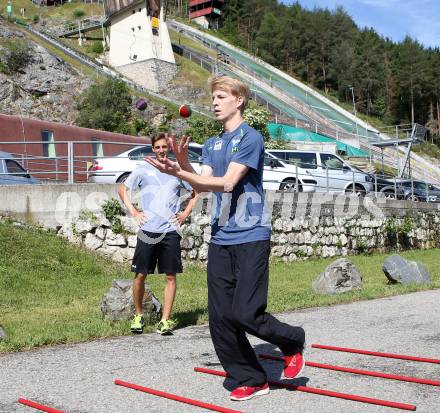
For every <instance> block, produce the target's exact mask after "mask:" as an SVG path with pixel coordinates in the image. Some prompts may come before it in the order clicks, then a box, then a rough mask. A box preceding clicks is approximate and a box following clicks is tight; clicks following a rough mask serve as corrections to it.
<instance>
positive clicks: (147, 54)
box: [104, 0, 177, 92]
mask: <svg viewBox="0 0 440 413" xmlns="http://www.w3.org/2000/svg"><path fill="white" fill-rule="evenodd" d="M164 3H165V1H164V0H104V8H105V14H106V18H107V22H108V24H109V25H110V54H109V64H110V65H111V66H112V67H113V68H114V69H115V70H117V71H118V72H120V73H121V74H123V75H124V76H125V77H127V78H129V79H131V80H133V81H135V82H136V83H138V84H140V85H141V86H144V87H146V88H147V89H150V90H152V91H154V92H159V91H160V90H162V89H164V88H165V87H166V86H167V84H168V82H169V81H170V80H171V79H172V78H173V77H174V76H175V75H176V73H177V66H176V62H175V60H174V54H173V49H172V47H171V41H170V36H169V33H168V28H167V25H166V22H165V21H164V15H165V13H164V8H165V4H164Z"/></svg>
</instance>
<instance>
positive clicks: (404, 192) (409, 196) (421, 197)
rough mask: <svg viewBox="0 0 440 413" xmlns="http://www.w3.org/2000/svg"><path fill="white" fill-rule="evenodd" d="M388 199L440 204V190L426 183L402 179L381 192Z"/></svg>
mask: <svg viewBox="0 0 440 413" xmlns="http://www.w3.org/2000/svg"><path fill="white" fill-rule="evenodd" d="M380 192H381V193H383V194H384V195H385V197H386V198H391V199H395V198H397V199H406V200H410V201H414V202H419V201H423V202H440V188H439V187H437V186H435V185H433V184H430V183H428V182H424V181H415V180H411V179H400V180H398V181H396V184H395V185H394V183H393V184H392V185H389V186H385V187H383V188H382V189H381V191H380Z"/></svg>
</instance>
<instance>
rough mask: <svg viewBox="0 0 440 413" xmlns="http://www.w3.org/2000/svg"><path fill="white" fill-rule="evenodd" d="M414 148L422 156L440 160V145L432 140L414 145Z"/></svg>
mask: <svg viewBox="0 0 440 413" xmlns="http://www.w3.org/2000/svg"><path fill="white" fill-rule="evenodd" d="M412 150H413V151H414V152H416V153H418V154H419V155H421V156H427V157H429V158H435V159H438V160H440V146H439V145H436V144H435V143H431V142H422V143H419V144H417V145H414V146H413V147H412Z"/></svg>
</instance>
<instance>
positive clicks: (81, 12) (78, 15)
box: [73, 9, 86, 19]
mask: <svg viewBox="0 0 440 413" xmlns="http://www.w3.org/2000/svg"><path fill="white" fill-rule="evenodd" d="M85 15H86V12H85V11H84V10H81V9H76V10H74V11H73V17H75V19H80V18H81V17H83V16H85Z"/></svg>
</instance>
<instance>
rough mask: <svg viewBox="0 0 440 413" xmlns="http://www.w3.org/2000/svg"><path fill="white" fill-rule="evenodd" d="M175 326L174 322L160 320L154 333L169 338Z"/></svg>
mask: <svg viewBox="0 0 440 413" xmlns="http://www.w3.org/2000/svg"><path fill="white" fill-rule="evenodd" d="M175 326H176V322H175V321H173V320H161V321H160V322H159V324H158V325H157V330H156V332H157V333H159V334H162V335H163V336H169V335H172V334H173V329H174V327H175Z"/></svg>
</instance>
